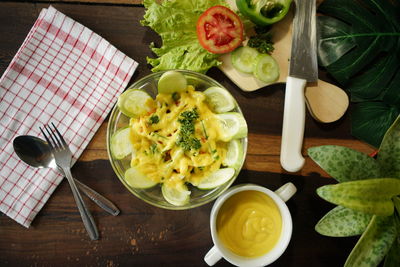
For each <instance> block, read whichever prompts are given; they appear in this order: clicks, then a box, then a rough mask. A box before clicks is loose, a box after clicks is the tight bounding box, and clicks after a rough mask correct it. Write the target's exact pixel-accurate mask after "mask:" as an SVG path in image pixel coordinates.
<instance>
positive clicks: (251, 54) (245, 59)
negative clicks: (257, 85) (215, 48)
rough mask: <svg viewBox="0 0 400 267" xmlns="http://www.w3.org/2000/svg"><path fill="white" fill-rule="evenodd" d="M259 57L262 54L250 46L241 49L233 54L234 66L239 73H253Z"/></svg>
mask: <svg viewBox="0 0 400 267" xmlns="http://www.w3.org/2000/svg"><path fill="white" fill-rule="evenodd" d="M259 55H260V53H258V51H257V49H255V48H252V47H249V46H242V47H239V48H238V49H236V50H235V51H233V52H232V53H231V61H232V65H233V67H234V68H235V69H237V70H238V71H241V72H244V73H253V70H254V68H255V66H256V62H257V57H258V56H259Z"/></svg>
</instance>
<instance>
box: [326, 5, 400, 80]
mask: <svg viewBox="0 0 400 267" xmlns="http://www.w3.org/2000/svg"><path fill="white" fill-rule="evenodd" d="M399 8H400V7H399V6H398V3H397V5H396V4H395V2H394V1H390V0H381V1H376V0H357V1H355V0H353V1H350V0H326V1H324V2H323V3H322V4H321V5H320V6H319V12H322V13H323V14H326V15H329V17H330V18H329V19H332V20H341V21H342V22H344V23H337V24H335V26H336V27H338V28H337V29H336V31H335V34H334V35H333V34H331V32H328V33H329V35H328V36H324V35H321V36H319V48H320V49H321V51H319V53H320V54H321V53H323V54H330V53H333V54H338V59H337V60H336V61H334V62H332V63H331V64H329V65H328V66H327V69H328V71H329V72H330V74H332V75H333V76H334V77H335V78H336V79H337V80H338V81H339V82H340V83H342V84H348V83H349V82H352V78H353V77H354V76H357V77H358V78H359V77H360V75H363V72H365V70H366V68H369V67H371V66H372V67H373V64H371V63H373V62H374V60H375V59H377V58H380V56H381V55H382V54H383V55H384V56H385V57H387V58H394V59H396V54H397V52H398V50H399V43H398V41H399V39H400V33H399V29H400V26H399V23H398V14H399ZM326 20H328V18H325V21H326ZM320 24H321V23H320ZM348 25H351V26H348ZM320 33H321V34H324V33H325V31H322V32H320ZM349 40H350V41H349ZM343 42H345V43H349V42H350V43H351V44H352V45H353V47H352V49H347V50H348V51H347V53H345V54H343V51H342V49H339V51H337V50H336V47H340V46H342V45H343V44H342V43H343ZM326 43H327V44H329V45H326ZM354 44H355V45H354ZM324 48H326V50H323V49H324ZM339 55H340V56H339ZM369 64H371V65H369ZM399 64H400V62H398V60H397V66H399ZM387 71H393V70H390V69H388V70H387ZM376 74H377V75H378V74H381V75H385V74H384V73H383V72H377V73H376ZM386 82H387V81H386Z"/></svg>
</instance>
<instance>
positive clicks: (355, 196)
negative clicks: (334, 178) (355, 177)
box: [317, 178, 400, 216]
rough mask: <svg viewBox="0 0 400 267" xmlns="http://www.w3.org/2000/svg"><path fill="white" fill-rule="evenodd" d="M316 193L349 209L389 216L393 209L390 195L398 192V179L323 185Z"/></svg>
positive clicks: (399, 190) (399, 181) (399, 188)
mask: <svg viewBox="0 0 400 267" xmlns="http://www.w3.org/2000/svg"><path fill="white" fill-rule="evenodd" d="M317 194H318V195H319V196H320V197H321V198H323V199H325V200H326V201H329V202H331V203H334V204H337V205H341V206H344V207H347V208H350V209H354V210H357V211H361V212H365V213H369V214H376V215H382V216H389V215H392V214H393V211H394V205H393V201H392V197H393V196H397V195H399V194H400V180H399V179H393V178H379V179H367V180H359V181H351V182H344V183H340V184H335V185H325V186H322V187H320V188H318V189H317Z"/></svg>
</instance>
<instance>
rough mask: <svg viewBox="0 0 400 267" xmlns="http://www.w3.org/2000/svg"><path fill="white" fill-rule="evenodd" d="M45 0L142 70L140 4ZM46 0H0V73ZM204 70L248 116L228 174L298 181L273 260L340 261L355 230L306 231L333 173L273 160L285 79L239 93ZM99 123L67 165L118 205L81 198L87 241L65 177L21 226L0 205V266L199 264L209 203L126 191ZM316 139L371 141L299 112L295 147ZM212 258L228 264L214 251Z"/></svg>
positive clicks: (145, 32) (321, 210)
mask: <svg viewBox="0 0 400 267" xmlns="http://www.w3.org/2000/svg"><path fill="white" fill-rule="evenodd" d="M50 2H51V4H52V5H54V7H55V8H57V9H58V10H60V11H61V12H63V13H64V14H66V15H68V16H70V17H72V18H73V19H75V20H77V21H78V22H80V23H82V24H84V25H85V26H87V27H89V28H90V29H92V30H93V31H95V32H96V33H98V34H100V35H101V36H103V37H104V38H106V39H107V40H108V41H110V42H111V43H112V44H113V45H115V46H116V47H117V48H118V49H120V50H121V51H123V52H124V53H126V54H127V55H128V56H130V57H132V58H133V59H135V60H136V61H138V62H139V67H138V69H137V71H136V72H135V74H134V76H133V78H132V81H134V80H137V79H139V78H141V77H143V76H145V75H147V74H149V73H150V67H149V66H148V65H147V64H146V56H152V55H151V52H150V50H149V48H148V45H149V43H150V42H152V41H155V42H158V43H159V42H160V40H159V38H158V36H157V35H156V34H155V33H154V32H152V31H151V30H150V29H148V28H146V27H143V26H141V25H140V23H139V20H140V19H141V18H142V16H143V14H144V8H143V7H142V6H140V5H139V4H137V3H138V2H139V1H114V3H115V4H110V3H111V2H112V1H100V2H99V3H95V4H93V3H82V2H80V3H76V2H75V1H71V2H70V3H65V2H64V1H58V2H54V1H50ZM101 2H103V3H101ZM104 2H108V3H107V4H105V3H104ZM121 3H122V4H121ZM126 3H136V4H135V5H129V4H126ZM48 6H49V3H46V2H37V3H33V2H16V1H15V2H0V40H1V42H0V75H1V74H2V73H3V72H4V71H5V69H6V68H7V66H8V64H9V63H10V61H11V59H12V57H13V56H14V54H15V53H16V51H17V50H18V48H19V46H20V45H21V44H22V42H23V40H24V38H25V36H26V34H27V33H28V31H29V29H30V28H31V26H32V25H33V23H34V21H35V20H36V18H37V16H38V14H39V12H40V10H41V9H42V8H45V7H48ZM208 75H209V76H211V77H213V78H215V79H217V80H218V81H219V82H221V83H222V84H223V85H224V86H226V87H227V88H228V89H229V90H230V91H231V92H232V94H233V95H234V96H235V97H236V98H237V100H238V102H239V104H240V106H241V108H242V110H243V112H244V115H245V117H246V119H247V122H248V127H249V147H248V154H247V158H246V163H245V165H244V169H243V170H242V172H241V173H240V175H239V177H238V178H237V180H236V181H235V184H239V183H248V182H251V183H256V184H259V185H262V186H266V187H268V188H270V189H272V190H275V189H277V188H278V187H279V186H280V185H282V184H283V183H285V182H288V181H291V182H293V183H294V184H295V185H296V186H297V188H298V192H297V193H296V195H295V196H294V197H293V198H292V199H291V200H289V202H288V206H289V209H290V211H291V213H292V217H293V223H294V231H293V237H292V240H291V242H290V244H289V247H288V249H287V251H286V252H285V253H284V255H283V256H282V257H281V258H280V259H279V260H278V261H276V262H275V263H274V264H273V266H340V265H342V264H343V263H344V261H345V259H346V257H347V255H348V254H349V252H350V251H351V248H352V247H353V246H354V244H355V243H356V241H357V238H329V237H324V236H321V235H319V234H317V233H316V232H315V231H314V225H315V224H316V222H317V221H318V220H319V219H320V218H321V217H322V216H323V215H324V214H325V213H326V212H327V211H328V210H329V209H331V208H332V205H330V204H329V203H326V202H325V201H323V200H321V199H320V198H318V196H317V195H316V193H315V190H316V188H318V187H319V186H322V185H324V184H328V183H333V179H330V178H328V175H327V174H326V173H325V172H323V171H322V170H321V169H320V168H319V167H318V166H317V165H316V164H314V163H313V162H312V161H311V160H310V159H309V158H308V157H307V158H306V165H305V166H304V168H303V169H302V170H301V171H300V172H298V173H294V174H290V173H287V172H285V171H284V170H282V169H281V167H280V164H279V150H280V134H281V127H282V116H283V113H282V111H283V98H284V90H283V89H284V88H283V87H282V86H276V87H273V88H269V89H265V90H260V91H258V92H254V93H244V92H242V91H240V89H239V88H237V87H236V86H235V85H234V84H233V83H232V82H230V81H229V80H228V79H227V78H226V77H225V76H224V75H223V73H221V72H220V71H219V70H218V69H211V70H210V71H209V72H208ZM106 127H107V121H105V122H104V123H103V125H102V127H101V128H100V130H99V131H98V133H97V134H96V136H95V137H94V139H93V140H92V142H91V143H90V144H89V146H88V148H87V149H86V150H85V152H84V153H83V155H82V156H81V158H80V159H79V161H78V162H77V163H76V165H75V166H74V167H73V169H72V172H73V175H74V176H75V177H76V178H77V179H79V180H81V181H82V182H84V183H86V184H87V185H89V186H90V187H92V188H94V189H95V190H97V191H98V192H100V193H101V194H103V195H105V196H106V197H108V198H109V199H111V200H112V201H113V202H114V203H115V204H116V205H117V206H118V207H119V208H120V209H121V214H120V215H118V216H117V217H113V216H111V215H108V214H107V213H105V212H104V211H103V210H101V209H100V208H99V207H97V206H96V205H94V204H93V203H92V202H90V201H87V204H88V206H89V208H90V210H91V211H92V212H93V216H94V218H95V220H96V223H97V225H98V228H99V231H100V235H101V238H100V240H98V241H90V240H89V238H88V236H87V234H86V232H85V229H84V226H83V224H82V221H81V218H80V216H79V213H78V210H77V208H76V205H75V202H74V200H73V197H72V194H71V191H70V189H69V186H68V184H67V183H66V182H65V181H63V182H62V183H61V184H60V186H59V187H58V188H57V190H56V191H55V192H54V194H53V195H52V196H51V198H50V199H49V201H48V202H47V203H46V205H45V206H44V208H43V209H42V210H41V211H40V213H39V214H38V215H37V217H36V218H35V220H34V221H33V224H32V226H31V227H30V228H29V229H25V228H24V227H22V226H20V225H19V224H18V223H16V222H14V221H13V220H11V219H10V218H8V217H7V216H6V215H4V214H0V266H63V265H64V266H157V265H158V266H160V265H163V266H206V264H205V263H204V261H203V257H204V255H205V254H206V252H207V251H208V250H209V249H210V248H211V247H212V240H211V235H210V229H209V214H210V210H211V207H212V204H213V203H210V204H207V205H205V206H202V207H199V208H195V209H191V210H186V211H169V210H163V209H159V208H156V207H153V206H151V205H149V204H146V203H144V202H143V201H141V200H139V199H138V198H136V197H134V196H133V195H131V194H130V193H129V191H128V190H127V189H125V188H124V187H123V185H122V184H121V183H120V182H119V180H118V178H117V177H116V175H115V174H114V173H113V170H112V168H111V165H110V164H109V162H108V159H107V151H106V144H105V141H106V140H105V135H106ZM324 144H337V145H344V146H347V147H351V148H354V149H357V150H359V151H362V152H365V153H370V152H372V151H373V148H372V147H370V146H368V145H366V144H364V143H362V142H360V141H358V140H356V139H354V138H353V137H352V136H351V135H350V118H349V116H348V114H346V115H345V116H344V117H343V118H342V119H340V120H339V121H337V122H335V123H332V124H320V123H318V122H316V121H315V120H313V119H312V118H311V116H310V115H309V114H307V118H306V130H305V141H304V150H303V154H304V155H306V149H307V148H308V147H311V146H317V145H324ZM216 266H229V264H228V263H227V262H226V261H224V260H221V261H220V262H219V263H218V264H217V265H216Z"/></svg>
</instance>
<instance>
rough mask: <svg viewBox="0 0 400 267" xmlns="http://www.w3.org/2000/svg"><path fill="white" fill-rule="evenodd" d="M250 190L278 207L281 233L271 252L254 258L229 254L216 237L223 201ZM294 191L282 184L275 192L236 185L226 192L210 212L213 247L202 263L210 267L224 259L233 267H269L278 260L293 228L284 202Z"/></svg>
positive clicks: (287, 184)
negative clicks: (235, 266)
mask: <svg viewBox="0 0 400 267" xmlns="http://www.w3.org/2000/svg"><path fill="white" fill-rule="evenodd" d="M250 190H255V191H259V192H262V193H264V194H266V195H268V196H269V197H270V198H272V199H273V200H274V202H275V204H276V205H277V206H278V208H279V211H280V213H281V217H282V232H281V236H280V238H279V240H278V242H277V243H276V245H275V246H274V247H273V249H272V250H270V251H269V252H267V253H266V254H264V255H262V256H260V257H255V258H248V257H242V256H239V255H237V254H235V253H233V252H231V251H230V250H229V249H228V248H226V247H225V246H224V245H223V244H222V242H221V240H220V239H219V237H218V234H217V226H216V225H217V224H216V222H217V217H218V213H219V210H220V208H221V206H222V204H224V203H225V201H226V200H227V199H228V198H230V197H231V196H233V195H234V194H236V193H238V192H241V191H250ZM296 191H297V189H296V187H295V186H294V184H292V183H286V184H284V185H283V186H281V187H280V188H279V189H278V190H276V191H275V192H274V191H271V190H269V189H267V188H265V187H262V186H259V185H254V184H242V185H237V186H234V187H232V188H230V189H229V190H227V191H226V192H225V193H224V194H222V195H221V196H220V197H219V198H218V199H217V201H216V202H215V203H214V206H213V208H212V210H211V216H210V227H211V237H212V240H213V243H214V246H213V247H212V248H211V249H210V250H209V251H208V252H207V254H206V255H205V257H204V261H205V262H206V263H207V264H208V265H209V266H212V265H214V264H215V263H217V261H219V260H220V259H221V258H224V259H225V260H227V261H228V262H230V263H232V264H233V265H237V266H243V267H253V266H265V265H269V264H271V263H272V262H274V261H275V260H276V259H278V258H279V257H280V256H281V255H282V253H283V252H284V251H285V250H286V248H287V246H288V244H289V241H290V238H291V236H292V228H293V226H292V216H291V215H290V212H289V209H288V207H287V206H286V203H285V202H286V201H288V200H289V199H290V198H291V197H292V196H293V195H294V194H295V193H296Z"/></svg>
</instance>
